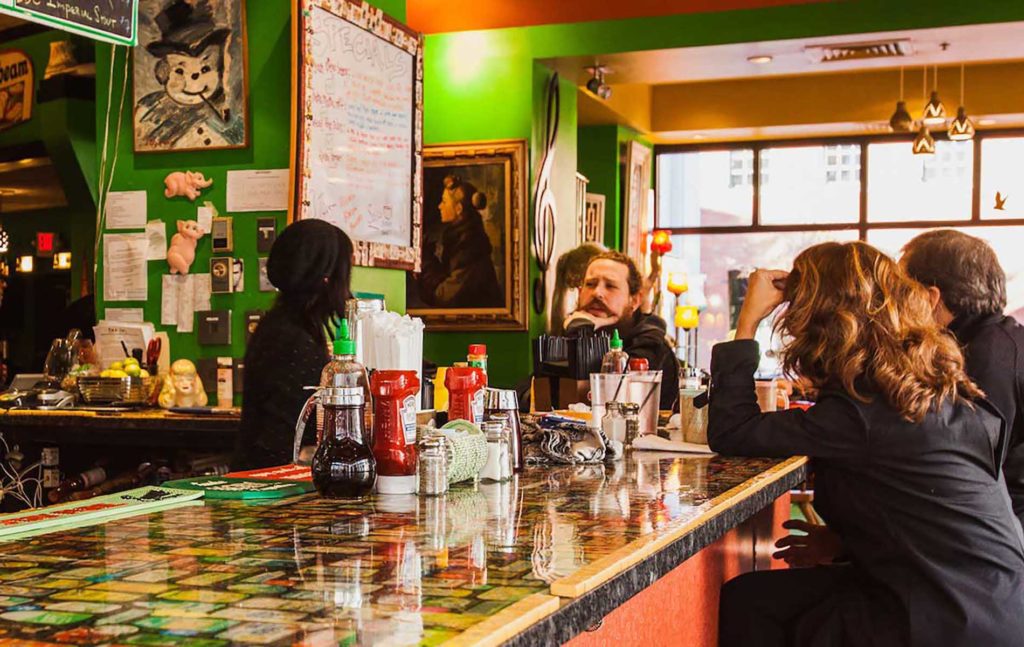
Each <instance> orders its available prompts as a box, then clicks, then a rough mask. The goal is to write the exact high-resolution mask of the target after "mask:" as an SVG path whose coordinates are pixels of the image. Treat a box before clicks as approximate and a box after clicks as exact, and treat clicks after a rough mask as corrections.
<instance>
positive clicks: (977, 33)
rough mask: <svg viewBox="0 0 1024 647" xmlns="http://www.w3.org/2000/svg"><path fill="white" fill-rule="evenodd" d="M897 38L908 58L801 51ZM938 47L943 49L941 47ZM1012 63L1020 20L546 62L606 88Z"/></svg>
mask: <svg viewBox="0 0 1024 647" xmlns="http://www.w3.org/2000/svg"><path fill="white" fill-rule="evenodd" d="M897 38H907V39H910V41H909V44H910V47H911V49H912V52H913V53H912V54H911V55H909V56H903V57H892V58H880V59H862V60H855V61H844V62H835V63H821V62H819V61H816V60H813V58H812V56H810V55H809V54H808V53H807V52H806V51H805V48H807V47H812V46H815V45H834V44H837V43H858V42H865V41H875V40H888V39H897ZM943 44H946V45H947V46H946V47H945V48H944V47H943ZM762 55H768V56H771V57H772V58H773V60H772V62H771V63H768V64H765V65H757V64H754V63H751V62H749V61H748V60H747V59H748V58H749V57H751V56H762ZM1014 59H1024V22H1008V23H996V24H989V25H968V26H960V27H943V28H939V29H919V30H905V31H892V32H876V33H871V34H859V35H847V36H833V37H825V38H810V39H808V38H801V39H793V40H779V41H768V42H761V43H740V44H735V45H714V46H707V47H689V48H681V49H669V50H650V51H643V52H627V53H622V54H609V55H605V56H601V57H600V60H595V59H594V57H567V58H560V59H551V60H549V61H547V63H548V64H550V65H551V66H553V67H554V68H555V69H557V70H558V72H559V73H560V74H561V75H562V76H563V77H566V78H569V79H574V80H575V81H576V83H577V84H579V85H583V84H585V83H586V82H587V79H589V78H590V77H589V74H588V73H587V72H586V70H585V69H584V68H586V67H587V66H591V65H594V64H595V63H598V62H599V63H600V64H601V65H604V66H607V67H608V68H610V72H609V73H608V74H607V76H606V80H607V82H608V83H609V84H612V85H616V84H621V83H643V84H651V85H655V84H664V83H683V82H688V81H708V80H713V79H737V78H751V77H768V76H780V75H797V74H814V73H828V72H841V71H848V70H859V69H878V68H893V67H899V66H901V65H906V66H908V67H913V66H921V65H943V64H953V63H972V62H986V61H1001V60H1014Z"/></svg>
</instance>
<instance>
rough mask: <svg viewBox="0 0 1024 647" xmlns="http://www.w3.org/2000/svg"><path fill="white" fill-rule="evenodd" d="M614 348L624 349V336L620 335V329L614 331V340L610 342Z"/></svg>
mask: <svg viewBox="0 0 1024 647" xmlns="http://www.w3.org/2000/svg"><path fill="white" fill-rule="evenodd" d="M608 345H609V346H610V347H611V349H612V350H622V338H621V337H619V331H618V330H613V331H612V340H611V342H609V344H608Z"/></svg>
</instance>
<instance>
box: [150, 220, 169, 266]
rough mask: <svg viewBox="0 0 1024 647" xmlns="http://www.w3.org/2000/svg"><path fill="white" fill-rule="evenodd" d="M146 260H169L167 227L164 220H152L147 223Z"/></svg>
mask: <svg viewBox="0 0 1024 647" xmlns="http://www.w3.org/2000/svg"><path fill="white" fill-rule="evenodd" d="M146 240H147V241H148V242H149V247H148V249H147V250H146V260H150V261H162V260H164V259H166V258H167V225H166V224H164V221H163V220H150V221H149V222H147V223H146Z"/></svg>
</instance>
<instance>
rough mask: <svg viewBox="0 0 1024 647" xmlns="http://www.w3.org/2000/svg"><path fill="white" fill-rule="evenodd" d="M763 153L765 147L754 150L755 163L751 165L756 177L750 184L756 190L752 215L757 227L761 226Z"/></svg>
mask: <svg viewBox="0 0 1024 647" xmlns="http://www.w3.org/2000/svg"><path fill="white" fill-rule="evenodd" d="M763 151H764V147H763V146H762V147H755V148H754V161H753V164H752V165H751V171H752V172H753V174H754V176H753V177H752V178H751V182H750V184H751V186H753V188H754V191H753V193H754V195H753V197H752V199H753V201H754V203H753V204H752V205H751V209H750V213H751V214H752V217H751V220H752V224H753V226H755V227H757V226H758V225H760V224H761V153H762V152H763Z"/></svg>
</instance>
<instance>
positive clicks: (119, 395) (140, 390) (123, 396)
mask: <svg viewBox="0 0 1024 647" xmlns="http://www.w3.org/2000/svg"><path fill="white" fill-rule="evenodd" d="M78 392H79V393H81V395H82V399H83V400H84V401H85V402H87V403H89V404H113V403H119V404H146V403H148V402H151V401H152V400H153V398H154V397H156V395H157V394H158V393H159V392H160V378H159V377H154V376H151V375H150V374H149V371H147V370H146V369H144V368H142V367H141V366H139V361H138V360H137V359H135V358H134V357H129V358H126V359H125V360H124V361H121V362H114V363H113V364H111V365H110V366H109V367H108V368H107V369H105V370H103V371H100V374H99V376H84V375H83V376H81V377H79V378H78Z"/></svg>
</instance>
